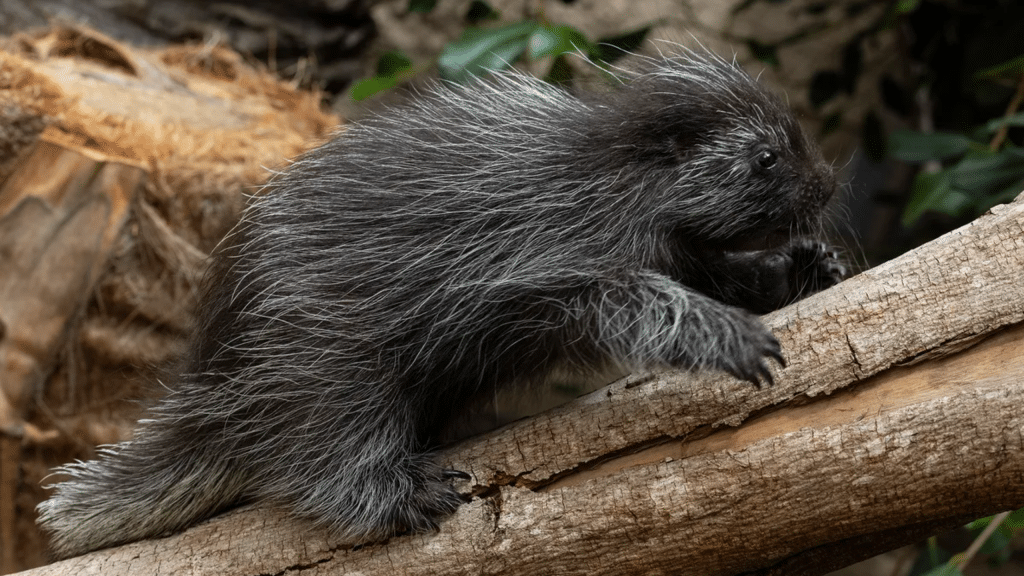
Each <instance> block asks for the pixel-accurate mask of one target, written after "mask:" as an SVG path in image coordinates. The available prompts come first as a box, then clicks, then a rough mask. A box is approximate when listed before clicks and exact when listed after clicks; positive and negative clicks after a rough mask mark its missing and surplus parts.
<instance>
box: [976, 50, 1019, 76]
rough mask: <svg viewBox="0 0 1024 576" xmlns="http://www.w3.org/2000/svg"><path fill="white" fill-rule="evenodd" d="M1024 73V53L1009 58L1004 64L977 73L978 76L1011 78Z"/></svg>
mask: <svg viewBox="0 0 1024 576" xmlns="http://www.w3.org/2000/svg"><path fill="white" fill-rule="evenodd" d="M1021 75H1024V54H1022V55H1020V56H1017V57H1016V58H1014V59H1012V60H1007V61H1006V62H1003V63H1002V64H997V65H995V66H992V67H991V68H986V69H984V70H980V71H979V72H978V73H977V74H975V77H976V78H986V79H990V80H991V79H994V78H1010V79H1011V80H1016V79H1018V78H1020V77H1021Z"/></svg>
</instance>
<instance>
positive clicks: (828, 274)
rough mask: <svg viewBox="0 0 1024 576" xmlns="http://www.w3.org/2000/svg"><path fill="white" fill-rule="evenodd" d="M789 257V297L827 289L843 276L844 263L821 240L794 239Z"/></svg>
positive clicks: (797, 298) (844, 273) (835, 251)
mask: <svg viewBox="0 0 1024 576" xmlns="http://www.w3.org/2000/svg"><path fill="white" fill-rule="evenodd" d="M789 256H790V258H792V260H793V264H792V267H791V268H790V283H791V285H792V287H793V292H794V293H793V295H792V296H793V300H799V299H800V298H803V297H805V296H810V295H811V294H813V293H815V292H820V291H822V290H825V289H826V288H831V287H832V286H835V285H836V284H838V283H839V282H841V281H842V280H843V278H844V277H845V276H846V266H843V263H842V262H840V260H839V253H838V251H837V250H836V249H834V248H830V247H829V246H828V245H827V244H825V243H824V242H821V241H818V240H811V239H810V238H800V239H797V240H795V241H793V243H792V244H790V245H789Z"/></svg>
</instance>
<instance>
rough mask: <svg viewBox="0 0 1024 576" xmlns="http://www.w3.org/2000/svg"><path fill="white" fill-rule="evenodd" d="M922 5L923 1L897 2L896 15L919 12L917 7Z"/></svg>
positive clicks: (908, 0)
mask: <svg viewBox="0 0 1024 576" xmlns="http://www.w3.org/2000/svg"><path fill="white" fill-rule="evenodd" d="M920 3H921V0H898V1H897V2H896V7H895V8H896V13H897V14H908V13H910V12H913V11H914V10H917V6H918V4H920Z"/></svg>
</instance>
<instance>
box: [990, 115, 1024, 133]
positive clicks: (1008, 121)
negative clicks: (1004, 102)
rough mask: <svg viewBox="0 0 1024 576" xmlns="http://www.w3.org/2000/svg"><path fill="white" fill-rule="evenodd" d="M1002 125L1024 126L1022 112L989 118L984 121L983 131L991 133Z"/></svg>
mask: <svg viewBox="0 0 1024 576" xmlns="http://www.w3.org/2000/svg"><path fill="white" fill-rule="evenodd" d="M1003 126H1024V112H1018V113H1016V114H1012V115H1010V116H1001V117H999V118H995V119H993V120H989V121H988V122H986V123H985V128H984V133H985V134H993V133H995V132H996V131H997V130H999V129H1000V128H1002V127H1003Z"/></svg>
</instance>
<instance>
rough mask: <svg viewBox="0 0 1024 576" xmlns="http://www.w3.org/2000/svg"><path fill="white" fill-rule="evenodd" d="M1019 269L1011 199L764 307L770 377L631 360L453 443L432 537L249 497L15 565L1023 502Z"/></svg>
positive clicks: (545, 558)
mask: <svg viewBox="0 0 1024 576" xmlns="http://www.w3.org/2000/svg"><path fill="white" fill-rule="evenodd" d="M1022 277H1024V199H1018V200H1017V201H1015V202H1014V203H1012V204H1010V205H1004V206H998V207H996V208H994V209H993V210H992V212H991V213H990V214H988V215H985V216H983V217H982V218H980V219H978V220H977V221H975V222H974V223H972V224H969V225H967V226H965V227H963V228H961V229H959V230H956V231H954V232H952V233H950V234H947V235H946V236H943V237H942V238H940V239H938V240H936V241H934V242H932V243H930V244H928V245H925V246H923V247H921V248H919V249H918V250H915V251H913V252H911V253H908V254H906V255H904V256H902V257H900V258H898V259H896V260H893V261H891V262H888V263H886V264H884V265H882V266H879V267H877V268H874V269H872V270H869V271H867V272H865V273H863V274H860V275H859V276H857V277H854V278H852V279H850V280H847V281H845V282H843V283H842V284H840V285H839V286H837V287H835V288H833V289H831V290H829V291H827V292H824V293H821V294H818V295H816V296H814V297H812V298H809V299H807V300H804V301H801V302H799V303H797V304H795V305H793V306H790V307H788V308H786V309H784V310H781V311H779V312H777V313H774V314H771V315H769V316H767V317H765V321H766V322H767V323H768V324H769V326H771V328H772V329H773V330H774V332H775V334H776V335H777V336H778V337H779V340H780V341H781V342H782V345H783V350H784V351H785V353H786V356H787V359H788V361H789V366H788V367H787V368H785V369H784V370H781V371H780V372H779V373H778V374H777V376H776V382H778V384H777V385H776V386H775V387H773V388H768V389H761V390H758V389H754V388H752V387H750V386H749V385H748V384H745V383H741V382H738V381H734V380H731V379H729V378H728V377H725V376H722V375H718V374H703V375H692V374H683V373H662V374H654V375H634V376H630V377H628V378H626V379H624V380H621V381H619V382H617V383H614V384H612V385H610V386H608V387H606V388H603V389H601V390H598V391H597V392H594V393H592V394H590V395H588V396H585V397H583V398H580V399H578V400H576V401H574V402H572V403H570V404H567V405H565V406H563V407H560V408H557V409H555V410H551V411H549V412H546V413H544V414H541V415H539V416H536V417H534V418H531V419H528V420H524V421H520V422H516V423H513V424H512V425H510V426H507V427H505V428H502V429H500V430H497V431H494V432H491V433H489V434H486V435H484V436H481V437H477V438H472V439H469V440H467V441H465V442H463V443H461V444H459V445H457V446H454V447H452V448H450V449H448V450H447V451H445V452H444V453H443V454H442V458H443V459H444V460H445V461H446V462H448V463H450V464H451V465H452V466H453V467H455V468H457V469H461V470H465V471H468V472H470V473H471V474H472V476H473V480H472V482H470V483H467V487H468V486H470V485H471V486H472V490H473V493H474V494H475V495H476V497H475V498H474V499H473V501H472V502H471V503H469V504H467V505H465V506H464V507H463V508H462V509H460V510H459V511H458V513H457V514H456V515H455V516H454V517H453V518H452V519H450V520H449V521H447V522H446V523H444V525H443V526H442V528H441V530H440V531H439V532H438V533H436V534H429V535H424V536H407V537H396V538H392V539H391V540H390V541H389V542H386V543H378V544H372V545H366V546H362V547H358V548H352V547H351V546H346V545H344V544H343V543H340V542H333V541H330V540H329V539H328V538H327V537H326V536H325V535H324V534H323V533H321V532H320V531H318V530H315V529H313V528H311V527H309V526H308V525H307V524H306V523H304V522H303V521H300V520H294V519H289V518H286V517H285V516H284V515H283V513H281V512H280V511H276V510H269V509H263V508H247V509H242V510H238V511H235V512H232V513H229V514H226V515H223V516H221V517H219V518H216V519H214V520H212V521H209V522H207V523H204V524H202V525H200V526H198V527H195V528H193V529H191V530H189V531H187V532H185V533H183V534H179V535H175V536H171V537H169V538H164V539H160V540H152V541H146V542H139V543H135V544H130V545H127V546H123V547H121V548H117V549H112V550H105V551H100V552H96V553H93V554H89V555H87V556H83V557H81V558H75V559H71V560H67V561H64V562H61V563H58V564H54V565H51V566H48V567H44V568H41V569H37V570H31V571H28V572H25V573H24V574H26V575H27V574H32V575H43V574H47V575H50V574H99V573H102V574H105V575H116V574H131V573H136V572H145V573H150V574H178V573H182V572H188V573H191V574H239V575H242V574H267V573H271V574H276V573H284V572H285V571H288V570H294V571H299V570H303V569H309V570H315V571H316V573H318V574H347V573H363V574H378V573H379V574H384V573H386V574H389V575H394V574H448V573H458V574H536V573H560V574H616V573H623V572H628V573H664V572H671V573H676V572H685V573H694V574H707V575H717V574H739V573H743V572H755V573H760V574H774V573H779V574H781V573H785V574H818V573H822V572H824V571H827V570H830V569H834V568H835V567H836V566H834V564H835V563H836V562H835V560H836V559H837V558H844V557H843V556H841V555H840V554H839V552H841V551H844V550H845V551H847V552H846V554H847V556H846V557H845V558H846V559H849V561H851V562H852V561H855V560H856V559H858V558H859V557H861V556H864V555H865V554H869V553H873V552H877V551H880V550H881V549H884V548H885V547H886V546H887V545H891V546H897V545H900V544H902V543H904V541H906V540H907V539H909V538H918V537H920V536H921V535H923V534H926V533H927V530H929V529H931V528H932V527H934V528H936V529H938V528H940V527H942V526H947V525H955V524H956V523H960V522H963V521H964V520H966V519H969V518H973V517H980V516H984V515H988V514H991V513H994V512H998V511H1001V510H1005V509H1010V508H1017V507H1020V506H1022V505H1024V482H1021V481H1020V479H1021V477H1022V476H1024V458H1022V457H1021V454H1022V448H1024V434H1022V429H1024V416H1022V415H1021V414H1020V409H1019V408H1020V406H1022V405H1024V365H1022V364H1024V363H1021V362H1020V361H1019V360H1018V359H1019V358H1021V357H1024V325H1022V324H1021V323H1022V321H1024V282H1021V278H1022ZM325 441H329V439H325ZM851 550H852V552H851ZM837 551H838V552H837Z"/></svg>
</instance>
